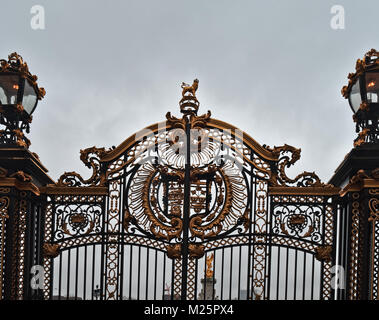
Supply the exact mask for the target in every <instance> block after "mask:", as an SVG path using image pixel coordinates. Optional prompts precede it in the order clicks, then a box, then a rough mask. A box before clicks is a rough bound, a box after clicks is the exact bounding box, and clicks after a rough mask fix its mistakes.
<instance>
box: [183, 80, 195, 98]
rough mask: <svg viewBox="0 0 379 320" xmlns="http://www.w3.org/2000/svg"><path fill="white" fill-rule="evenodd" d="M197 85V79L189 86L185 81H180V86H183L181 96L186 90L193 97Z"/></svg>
mask: <svg viewBox="0 0 379 320" xmlns="http://www.w3.org/2000/svg"><path fill="white" fill-rule="evenodd" d="M198 87H199V80H198V79H195V80H193V83H192V86H190V85H189V84H187V83H184V82H182V85H181V88H183V91H182V96H183V97H184V95H185V94H186V93H187V92H189V93H191V94H192V96H193V97H195V98H196V90H197V88H198Z"/></svg>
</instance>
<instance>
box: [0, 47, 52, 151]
mask: <svg viewBox="0 0 379 320" xmlns="http://www.w3.org/2000/svg"><path fill="white" fill-rule="evenodd" d="M44 95H45V89H44V88H39V87H38V85H37V76H35V75H32V74H31V73H30V71H29V68H28V65H27V64H26V63H25V62H24V61H23V59H22V57H21V56H20V55H18V54H17V53H16V52H14V53H12V54H10V55H9V56H8V60H4V59H1V60H0V124H2V125H4V126H5V130H1V131H0V143H2V144H16V145H18V146H22V147H25V148H28V147H29V145H30V141H29V139H27V138H26V137H25V136H24V133H23V131H24V130H25V131H26V132H27V133H29V124H30V123H31V121H32V113H33V112H34V110H35V109H36V107H37V103H38V100H41V99H42V98H43V97H44Z"/></svg>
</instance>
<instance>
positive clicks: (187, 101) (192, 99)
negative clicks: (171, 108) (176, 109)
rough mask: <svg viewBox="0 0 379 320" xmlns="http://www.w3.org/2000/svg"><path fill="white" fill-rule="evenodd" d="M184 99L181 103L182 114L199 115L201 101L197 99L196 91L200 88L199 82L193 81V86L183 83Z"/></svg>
mask: <svg viewBox="0 0 379 320" xmlns="http://www.w3.org/2000/svg"><path fill="white" fill-rule="evenodd" d="M180 87H181V88H182V89H183V90H182V99H181V100H180V101H179V106H180V112H182V113H184V114H197V111H198V110H199V105H200V103H199V101H198V100H197V98H196V91H197V88H198V87H199V80H198V79H195V80H193V83H192V85H189V84H187V83H184V82H182V85H181V86H180Z"/></svg>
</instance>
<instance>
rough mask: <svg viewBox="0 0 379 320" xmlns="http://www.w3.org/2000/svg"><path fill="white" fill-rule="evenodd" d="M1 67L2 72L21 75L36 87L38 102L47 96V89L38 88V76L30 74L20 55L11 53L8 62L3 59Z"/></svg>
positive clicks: (0, 61)
mask: <svg viewBox="0 0 379 320" xmlns="http://www.w3.org/2000/svg"><path fill="white" fill-rule="evenodd" d="M0 66H1V68H0V72H9V73H19V74H20V75H21V77H23V78H25V79H27V81H28V82H29V84H31V85H32V86H33V87H34V90H35V91H36V93H37V98H38V100H41V99H42V98H43V97H44V96H45V94H46V91H45V89H44V88H39V87H38V84H37V80H38V78H37V76H36V75H32V74H31V73H30V71H29V67H28V65H27V63H26V62H24V60H23V59H22V57H21V56H20V55H19V54H17V53H16V52H13V53H11V54H10V55H9V56H8V61H7V60H4V59H1V60H0Z"/></svg>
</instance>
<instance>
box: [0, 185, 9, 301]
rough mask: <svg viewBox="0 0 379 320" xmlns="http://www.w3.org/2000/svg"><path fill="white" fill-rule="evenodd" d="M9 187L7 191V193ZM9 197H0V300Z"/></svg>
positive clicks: (1, 296) (0, 298)
mask: <svg viewBox="0 0 379 320" xmlns="http://www.w3.org/2000/svg"><path fill="white" fill-rule="evenodd" d="M9 192H10V189H9V191H8V192H6V193H9ZM9 203H10V198H9V197H8V196H2V197H0V300H2V299H3V275H4V263H5V261H4V258H5V255H4V254H5V230H6V226H7V219H9V215H8V207H9Z"/></svg>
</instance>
